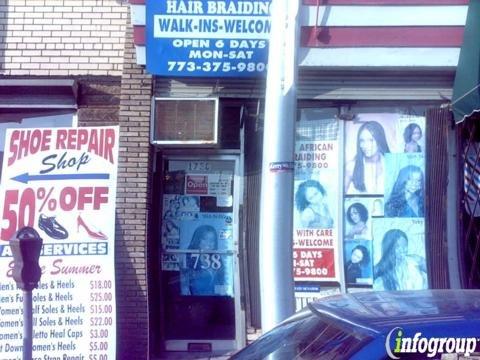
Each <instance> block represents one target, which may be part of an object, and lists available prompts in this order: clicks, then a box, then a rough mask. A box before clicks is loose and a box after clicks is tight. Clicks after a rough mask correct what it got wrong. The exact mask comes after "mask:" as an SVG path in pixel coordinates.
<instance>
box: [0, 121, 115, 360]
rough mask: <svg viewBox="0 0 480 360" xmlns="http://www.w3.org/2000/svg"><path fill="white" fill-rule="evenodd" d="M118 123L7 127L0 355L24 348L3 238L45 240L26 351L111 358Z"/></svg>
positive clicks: (0, 188)
mask: <svg viewBox="0 0 480 360" xmlns="http://www.w3.org/2000/svg"><path fill="white" fill-rule="evenodd" d="M118 141H119V128H118V127H91V128H90V127H89V128H45V129H39V128H36V129H18V128H17V129H9V130H7V133H6V139H5V150H4V156H3V169H2V174H1V184H0V209H1V211H2V221H1V228H0V239H1V240H0V269H1V270H0V290H1V292H0V309H1V310H2V317H1V319H0V353H2V354H4V355H8V357H9V358H17V357H18V358H20V356H21V354H22V292H21V290H18V289H17V288H16V285H15V282H14V280H13V278H12V266H13V257H12V255H11V250H10V246H9V240H10V239H11V238H12V237H13V236H14V235H15V232H16V231H17V230H18V229H20V228H21V227H23V226H31V227H33V228H35V229H36V230H37V231H38V232H39V234H40V236H41V237H42V238H43V249H42V252H41V256H40V266H41V268H42V277H41V280H40V284H39V288H38V289H36V290H34V291H33V314H34V318H33V330H34V334H33V344H34V347H33V357H34V358H42V359H43V358H44V357H45V356H47V355H48V356H50V357H51V358H62V359H64V358H73V357H75V356H78V355H80V354H82V355H83V356H85V358H86V359H88V358H90V359H107V358H108V359H114V358H115V343H116V340H115V339H116V334H115V323H116V319H115V313H116V311H115V298H114V294H115V282H114V280H115V271H114V234H115V198H116V184H117V163H118Z"/></svg>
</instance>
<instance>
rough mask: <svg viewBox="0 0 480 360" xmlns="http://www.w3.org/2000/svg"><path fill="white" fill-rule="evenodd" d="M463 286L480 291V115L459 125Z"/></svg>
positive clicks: (460, 253)
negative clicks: (479, 289)
mask: <svg viewBox="0 0 480 360" xmlns="http://www.w3.org/2000/svg"><path fill="white" fill-rule="evenodd" d="M457 134H458V145H459V151H458V153H459V154H460V157H459V161H460V164H459V185H460V186H459V191H460V196H459V198H460V204H459V205H460V209H459V210H460V211H459V216H460V219H459V236H458V239H459V255H460V256H461V258H460V260H461V261H460V271H461V275H462V276H461V278H462V279H461V281H462V286H463V287H465V288H480V115H478V114H477V115H474V116H472V117H470V118H468V119H467V120H465V121H464V122H463V123H461V124H459V125H458V133H457Z"/></svg>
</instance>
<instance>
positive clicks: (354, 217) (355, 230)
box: [344, 197, 375, 240]
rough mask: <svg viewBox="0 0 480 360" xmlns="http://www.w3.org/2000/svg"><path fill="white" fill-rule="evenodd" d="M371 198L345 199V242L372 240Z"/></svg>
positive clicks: (372, 200)
mask: <svg viewBox="0 0 480 360" xmlns="http://www.w3.org/2000/svg"><path fill="white" fill-rule="evenodd" d="M374 200H375V199H373V198H361V197H353V198H346V199H345V204H344V209H345V214H344V219H345V220H344V224H345V240H353V239H364V240H371V239H372V227H371V221H370V218H371V210H370V209H372V207H373V202H374Z"/></svg>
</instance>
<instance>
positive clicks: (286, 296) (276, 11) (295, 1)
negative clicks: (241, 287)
mask: <svg viewBox="0 0 480 360" xmlns="http://www.w3.org/2000/svg"><path fill="white" fill-rule="evenodd" d="M299 6H300V4H299V0H272V7H271V21H272V28H271V33H270V42H269V56H268V72H267V89H266V95H265V123H264V137H263V163H262V195H261V203H260V296H261V310H262V330H263V331H264V332H265V331H268V330H270V329H271V328H272V327H274V326H275V325H277V324H278V323H279V322H280V321H282V320H284V319H285V318H287V317H288V316H290V315H291V314H293V313H294V311H295V299H294V286H293V258H292V245H293V244H292V239H293V179H294V178H293V175H294V174H293V171H294V146H295V120H296V114H297V96H296V82H297V61H296V58H297V56H296V54H297V49H298V45H297V44H298V38H299V35H298V34H299V28H298V22H297V16H298V12H299Z"/></svg>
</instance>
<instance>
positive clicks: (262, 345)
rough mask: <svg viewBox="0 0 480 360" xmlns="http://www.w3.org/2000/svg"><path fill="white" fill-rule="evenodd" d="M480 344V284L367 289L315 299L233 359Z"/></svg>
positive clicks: (354, 355) (401, 353) (468, 353)
mask: <svg viewBox="0 0 480 360" xmlns="http://www.w3.org/2000/svg"><path fill="white" fill-rule="evenodd" d="M477 349H480V290H419V291H389V292H375V291H369V292H359V293H351V294H347V295H336V296H330V297H327V298H324V299H321V300H319V301H317V302H313V303H311V304H309V305H308V306H307V307H306V308H305V309H303V310H302V311H300V312H299V313H297V314H295V315H294V316H292V317H291V318H289V319H287V320H285V321H284V322H282V323H281V324H280V325H279V326H277V327H276V328H274V329H273V330H271V331H269V332H267V333H265V334H264V335H262V336H261V337H260V338H259V339H257V340H256V341H254V342H253V343H252V344H250V345H248V346H247V347H245V348H244V349H242V350H240V351H239V352H237V353H236V354H235V355H233V356H232V357H231V359H232V360H237V359H245V360H255V359H265V358H267V357H268V356H269V355H271V356H272V357H271V358H269V359H288V360H290V359H361V360H366V359H368V360H375V359H407V358H408V359H441V358H445V359H446V358H448V359H456V358H457V356H458V355H462V356H461V357H460V358H462V359H463V358H472V359H473V358H475V359H480V357H477V356H478V354H474V353H475V351H477ZM454 354H456V355H454ZM475 355H477V356H475Z"/></svg>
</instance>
